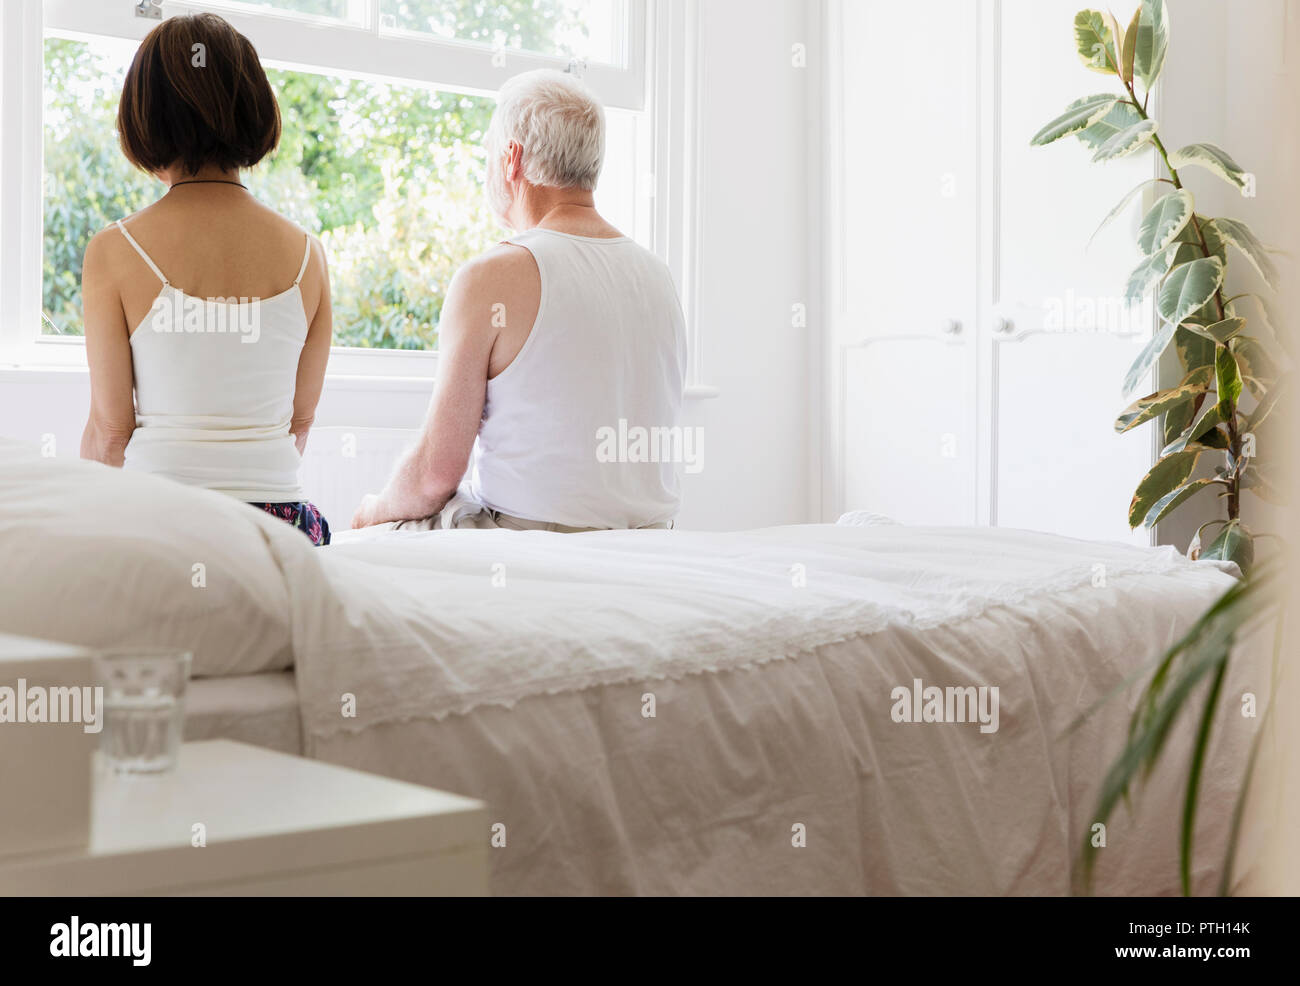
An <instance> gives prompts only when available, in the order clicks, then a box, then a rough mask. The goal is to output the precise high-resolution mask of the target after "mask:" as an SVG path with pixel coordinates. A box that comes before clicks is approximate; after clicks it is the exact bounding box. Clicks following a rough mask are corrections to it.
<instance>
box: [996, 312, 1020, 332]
mask: <svg viewBox="0 0 1300 986" xmlns="http://www.w3.org/2000/svg"><path fill="white" fill-rule="evenodd" d="M1015 327H1016V325H1015V323H1014V322H1012V321H1011V319H1009V318H1007V317H1006V316H1004V315H999V316H998V317H997V318H996V319H995V320H994V322H993V331H994V332H999V333H1001V334H1002V335H1006V334H1007V333H1009V332H1011V331H1012V330H1013V329H1015Z"/></svg>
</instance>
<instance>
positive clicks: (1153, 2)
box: [1133, 0, 1169, 89]
mask: <svg viewBox="0 0 1300 986" xmlns="http://www.w3.org/2000/svg"><path fill="white" fill-rule="evenodd" d="M1138 13H1139V15H1140V16H1139V17H1138V34H1137V42H1136V43H1135V45H1134V51H1133V74H1134V75H1136V76H1137V78H1138V81H1140V82H1141V83H1142V86H1143V88H1145V89H1150V88H1151V86H1152V85H1153V84H1154V83H1155V81H1156V79H1158V78H1159V77H1160V70H1161V69H1162V68H1164V64H1165V53H1166V52H1167V51H1168V50H1169V15H1168V14H1167V13H1166V11H1165V0H1142V6H1141V7H1140V8H1139V11H1138Z"/></svg>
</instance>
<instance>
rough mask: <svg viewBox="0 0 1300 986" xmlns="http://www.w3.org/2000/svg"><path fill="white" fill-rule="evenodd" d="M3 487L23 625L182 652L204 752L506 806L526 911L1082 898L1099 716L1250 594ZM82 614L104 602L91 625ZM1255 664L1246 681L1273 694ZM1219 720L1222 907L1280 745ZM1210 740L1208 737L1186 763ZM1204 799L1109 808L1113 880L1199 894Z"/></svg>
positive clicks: (872, 550) (738, 538) (771, 547)
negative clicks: (303, 527) (541, 904)
mask: <svg viewBox="0 0 1300 986" xmlns="http://www.w3.org/2000/svg"><path fill="white" fill-rule="evenodd" d="M6 456H7V457H8V458H7V459H6ZM0 465H3V466H4V469H3V471H0V548H2V549H3V550H4V551H5V555H6V557H8V558H12V559H14V560H15V561H16V562H17V563H18V565H20V566H23V567H22V568H21V570H22V571H23V573H24V576H23V583H22V587H23V591H22V593H21V595H23V597H24V599H23V600H21V601H15V599H14V597H13V596H10V595H9V594H6V599H5V600H0V630H5V631H9V632H18V633H26V634H29V635H35V636H47V637H54V638H56V639H65V640H70V641H71V642H74V643H83V644H89V645H92V646H93V645H104V646H107V645H111V644H119V643H122V642H124V639H130V640H134V641H136V642H141V643H144V642H149V643H164V644H166V643H177V644H180V643H183V644H185V645H186V646H189V647H191V648H192V649H194V650H195V652H196V658H195V663H196V679H195V681H194V682H193V684H192V687H191V690H190V699H189V722H188V725H187V735H190V736H192V737H199V736H217V735H226V736H231V737H233V738H240V739H245V740H247V741H250V742H259V743H262V744H264V745H268V746H275V747H276V748H279V749H289V750H293V751H296V752H302V753H304V754H305V755H308V756H312V757H318V758H321V759H324V760H329V761H332V762H336V763H341V764H346V765H350V766H355V767H358V768H361V769H364V770H369V771H372V772H375V773H381V774H386V775H389V776H394V777H399V778H403V779H407V780H412V781H416V782H419V783H424V784H428V785H430V786H434V787H440V788H444V789H447V790H451V791H455V792H457V793H460V794H466V795H471V796H475V797H479V798H482V799H484V800H485V801H487V803H488V805H489V808H490V812H491V816H492V822H493V824H492V827H491V830H490V831H488V832H485V833H484V839H485V840H490V844H491V845H492V846H493V852H492V857H491V859H492V881H493V891H494V893H498V894H890V895H894V894H1065V893H1068V892H1070V890H1071V882H1070V872H1071V866H1070V863H1071V860H1072V858H1073V855H1074V853H1075V851H1076V850H1077V848H1078V846H1080V845H1081V844H1082V842H1083V839H1084V835H1085V833H1087V832H1089V831H1091V826H1092V824H1093V822H1094V821H1095V820H1094V819H1093V818H1091V811H1092V807H1093V802H1094V800H1095V796H1096V791H1097V788H1098V784H1099V782H1100V779H1101V776H1102V774H1103V773H1104V771H1105V769H1106V767H1107V765H1108V763H1109V760H1110V758H1111V757H1112V756H1113V755H1114V753H1115V752H1116V751H1117V750H1118V748H1119V746H1120V745H1121V743H1122V740H1123V736H1124V726H1125V723H1126V721H1127V716H1128V710H1129V707H1130V703H1131V701H1132V700H1133V695H1132V694H1125V695H1123V696H1121V697H1119V698H1117V699H1116V700H1114V701H1112V702H1110V703H1108V704H1106V705H1104V706H1102V708H1101V709H1100V710H1099V711H1098V712H1097V713H1096V714H1094V715H1093V716H1092V717H1091V718H1089V719H1088V720H1087V721H1086V722H1085V724H1084V725H1083V726H1082V727H1080V728H1078V729H1076V730H1073V731H1071V730H1070V729H1069V728H1068V727H1069V725H1070V724H1071V722H1072V721H1073V720H1074V719H1075V718H1076V717H1077V716H1078V715H1079V713H1081V712H1082V711H1084V710H1085V709H1087V708H1088V707H1089V706H1091V705H1092V704H1093V703H1094V702H1096V700H1098V699H1099V698H1101V697H1102V696H1103V695H1106V694H1107V693H1109V692H1111V691H1112V690H1114V689H1116V687H1117V686H1118V685H1120V683H1121V682H1123V681H1124V680H1125V679H1126V678H1127V677H1129V676H1131V675H1133V674H1134V673H1135V672H1137V671H1138V670H1139V669H1140V668H1141V666H1142V665H1143V664H1144V662H1146V661H1149V660H1150V659H1151V658H1152V657H1153V656H1155V655H1156V654H1158V653H1159V652H1160V651H1161V650H1162V649H1163V648H1164V647H1165V646H1167V645H1168V644H1169V643H1170V642H1172V641H1173V640H1174V639H1175V638H1176V637H1177V636H1178V635H1179V634H1181V633H1182V632H1183V631H1184V630H1185V629H1186V628H1187V627H1188V626H1189V625H1190V624H1191V622H1192V621H1193V620H1194V619H1195V618H1196V616H1197V615H1198V614H1199V613H1200V612H1201V611H1202V610H1204V608H1205V607H1206V606H1207V605H1208V604H1209V603H1210V601H1211V600H1212V599H1214V598H1215V597H1216V596H1217V595H1218V594H1220V593H1221V592H1222V591H1223V590H1224V589H1225V588H1226V587H1227V586H1228V585H1230V584H1231V582H1232V579H1233V578H1234V574H1235V573H1234V571H1233V570H1232V569H1231V567H1230V566H1223V565H1219V564H1210V563H1193V562H1189V561H1187V560H1186V559H1184V558H1181V557H1180V556H1178V555H1177V554H1176V553H1174V552H1173V551H1172V550H1171V549H1138V548H1134V547H1131V546H1126V545H1121V544H1101V543H1094V542H1085V541H1077V540H1072V539H1068V538H1062V537H1056V536H1052V535H1046V534H1036V533H1031V532H1024V531H1012V530H1001V529H963V528H913V527H902V526H899V525H895V524H890V523H888V522H884V521H882V520H881V519H879V518H870V517H865V516H861V515H859V516H852V517H848V518H845V522H844V523H841V524H837V525H803V526H793V527H782V528H772V529H767V530H761V531H743V532H732V533H704V532H688V531H634V532H605V533H596V534H586V535H554V534H549V533H545V532H507V531H447V532H427V533H407V532H387V533H385V532H380V533H373V534H371V533H361V534H355V535H348V536H344V537H342V538H340V539H339V543H337V544H336V545H334V546H332V547H330V548H328V549H324V550H312V549H311V548H310V547H309V546H308V545H307V543H306V539H305V538H303V537H302V536H301V535H300V534H298V533H296V532H293V531H291V530H290V529H288V528H287V526H286V525H282V524H279V523H278V522H276V521H274V520H273V519H271V518H268V517H265V516H263V515H260V514H259V512H258V511H254V510H250V509H248V508H245V507H243V506H242V505H239V504H231V503H229V502H226V501H223V500H222V498H220V497H218V496H216V495H215V494H206V493H203V492H202V491H195V490H188V489H184V488H181V487H176V486H175V485H174V484H170V483H166V482H165V481H162V480H156V479H154V478H152V477H146V476H135V475H130V474H125V473H122V472H120V471H114V470H107V469H103V468H101V467H98V466H95V465H93V464H85V463H67V462H51V461H42V460H38V459H36V458H35V457H33V456H31V455H29V454H26V455H25V454H22V453H20V452H18V451H15V450H14V449H12V448H10V449H8V450H6V448H5V447H4V446H3V445H0ZM88 493H89V495H90V496H92V497H94V498H95V500H96V502H97V503H99V504H100V506H99V508H98V509H97V511H96V521H97V523H96V524H94V525H92V524H91V523H90V522H88V521H83V520H82V519H80V518H81V516H82V515H84V513H85V511H84V504H85V502H86V498H87V495H88ZM78 510H81V514H80V515H79V514H78V513H77V511H78ZM178 516H179V517H185V518H188V522H181V521H178V520H175V519H174V518H176V517H178ZM195 517H202V518H203V519H204V523H203V524H202V525H201V527H198V528H196V525H195V524H194V523H193V519H194V518H195ZM105 552H115V553H117V555H118V556H119V560H118V562H117V563H116V568H115V576H116V577H115V578H113V579H109V580H105V579H104V578H103V577H102V576H103V573H102V572H101V571H100V570H99V567H98V565H97V564H96V558H97V557H98V554H97V553H105ZM121 556H125V561H123V560H122V558H121ZM204 559H206V561H205V560H204ZM199 564H201V565H203V566H204V567H203V574H204V583H205V584H204V586H203V588H202V589H201V590H199V589H197V588H194V587H193V586H192V582H193V580H194V578H195V577H196V576H195V574H194V573H195V571H196V570H195V567H194V566H195V565H199ZM97 573H98V577H97ZM182 587H183V588H184V590H185V591H182ZM51 592H62V593H64V594H65V598H66V595H67V594H68V593H72V594H73V596H74V598H86V597H87V596H89V595H92V594H94V593H98V594H99V596H98V597H97V598H96V606H95V607H93V608H92V610H93V611H92V612H90V613H86V612H79V613H78V614H77V615H76V617H75V618H72V619H69V618H68V612H67V611H66V610H64V611H62V613H61V614H60V612H58V611H55V612H53V613H51V612H49V610H50V607H49V606H48V605H44V604H42V602H41V601H42V600H44V599H47V598H48V596H49V594H50V593H51ZM205 593H206V595H205ZM60 616H61V618H60ZM1234 673H1235V675H1236V680H1233V681H1231V682H1229V683H1228V685H1227V686H1225V690H1226V692H1227V694H1229V695H1234V694H1239V693H1240V692H1243V691H1247V690H1255V691H1257V692H1260V693H1263V692H1264V691H1265V689H1264V687H1263V683H1262V682H1254V681H1252V680H1251V679H1250V675H1251V671H1250V669H1249V668H1247V667H1246V666H1244V665H1239V666H1238V667H1237V668H1236V670H1235V672H1234ZM927 688H937V689H939V690H940V693H939V694H940V696H941V700H940V701H939V703H938V704H937V705H936V704H934V703H933V702H931V701H929V699H930V698H931V697H932V696H933V693H927V692H926V689H927ZM994 689H996V693H995V692H994ZM995 695H996V699H995ZM927 718H928V719H930V720H933V721H925V720H926V719H927ZM917 719H919V720H922V721H908V720H917ZM1223 721H1224V726H1223V728H1221V729H1220V730H1218V731H1217V732H1216V734H1215V736H1214V739H1213V741H1212V745H1211V750H1210V763H1209V769H1208V770H1207V772H1206V775H1205V781H1204V785H1205V788H1204V790H1203V794H1202V798H1203V804H1204V809H1203V811H1202V813H1201V815H1200V819H1199V823H1198V830H1197V839H1198V841H1197V845H1198V854H1197V859H1196V865H1195V868H1194V881H1195V886H1196V888H1197V889H1198V890H1199V891H1201V892H1210V891H1212V890H1213V888H1214V885H1215V883H1216V882H1217V878H1218V871H1219V865H1220V861H1221V858H1222V850H1223V842H1224V838H1225V835H1226V832H1227V829H1228V825H1229V821H1230V812H1231V806H1232V800H1231V792H1232V791H1233V789H1234V788H1235V782H1236V778H1237V777H1239V776H1240V770H1241V764H1242V762H1243V760H1244V756H1245V750H1246V747H1247V746H1248V743H1249V739H1250V730H1251V728H1252V724H1251V721H1250V720H1245V719H1242V720H1241V721H1240V722H1237V721H1236V717H1226V716H1225V717H1224V719H1223ZM1189 741H1190V726H1187V727H1186V728H1184V730H1183V731H1182V732H1181V733H1180V734H1179V735H1177V736H1175V737H1174V739H1173V740H1171V746H1172V749H1173V751H1174V752H1175V753H1176V752H1177V751H1178V750H1179V749H1184V750H1185V749H1186V747H1187V744H1188V743H1189ZM1181 797H1182V787H1181V765H1179V764H1175V763H1165V764H1164V765H1162V766H1161V768H1159V769H1158V770H1157V771H1156V772H1155V773H1154V774H1153V775H1152V776H1151V778H1150V779H1149V781H1148V783H1147V785H1146V786H1145V788H1144V789H1143V790H1142V792H1141V794H1140V796H1139V797H1138V798H1137V799H1136V800H1135V801H1134V803H1133V811H1132V812H1131V813H1129V812H1126V811H1120V812H1119V813H1117V814H1116V816H1115V817H1114V818H1112V819H1111V822H1110V825H1109V827H1108V830H1107V833H1106V838H1107V842H1106V846H1107V848H1106V850H1105V851H1104V852H1103V853H1102V854H1101V860H1100V863H1099V866H1098V871H1097V882H1096V890H1097V891H1098V892H1100V893H1106V894H1135V895H1159V894H1168V893H1175V892H1176V891H1177V867H1176V846H1177V807H1178V806H1179V805H1180V804H1181Z"/></svg>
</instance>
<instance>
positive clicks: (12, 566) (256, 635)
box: [0, 439, 316, 676]
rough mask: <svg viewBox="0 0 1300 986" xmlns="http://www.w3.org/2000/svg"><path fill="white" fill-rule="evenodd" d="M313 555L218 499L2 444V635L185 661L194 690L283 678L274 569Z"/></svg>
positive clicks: (286, 658)
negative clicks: (174, 653) (151, 650)
mask: <svg viewBox="0 0 1300 986" xmlns="http://www.w3.org/2000/svg"><path fill="white" fill-rule="evenodd" d="M315 550H316V549H315V548H313V547H312V546H311V543H310V542H309V541H308V540H307V538H306V537H304V536H303V534H302V533H301V532H299V531H297V530H294V529H293V528H292V527H290V526H289V525H288V524H286V523H284V521H282V520H277V519H276V518H274V517H271V516H270V515H269V514H266V513H263V512H262V511H260V510H257V509H255V508H253V507H250V506H248V505H247V504H244V503H240V502H238V501H237V500H232V499H231V498H229V497H227V496H224V495H222V494H220V493H213V492H211V491H208V490H200V489H194V488H191V487H187V486H183V485H181V484H179V483H174V482H172V481H170V480H167V479H162V478H159V477H157V476H150V475H147V474H144V473H135V472H130V471H127V470H123V469H113V468H110V467H108V466H104V465H101V464H99V463H97V462H85V461H82V460H80V459H66V458H62V459H55V458H43V457H42V456H41V455H40V454H39V453H38V452H37V451H36V449H34V448H33V447H31V446H29V445H24V444H21V443H17V442H13V441H9V440H6V439H0V631H3V632H7V633H16V634H20V635H24V636H29V637H41V638H45V639H48V640H58V641H64V642H66V643H70V644H80V645H83V646H86V647H92V648H94V647H118V646H133V645H160V646H166V647H176V648H181V649H185V650H188V651H191V652H192V653H193V655H194V663H193V674H194V675H195V676H203V675H229V674H249V673H253V672H258V671H271V670H281V669H283V668H287V667H291V666H292V664H293V656H292V652H291V650H290V636H289V627H290V622H291V621H290V614H289V594H288V589H287V586H286V585H285V581H284V577H283V575H282V571H281V568H280V564H279V562H278V561H277V558H282V557H285V555H284V553H285V552H295V551H304V552H312V551H315ZM289 557H292V556H289Z"/></svg>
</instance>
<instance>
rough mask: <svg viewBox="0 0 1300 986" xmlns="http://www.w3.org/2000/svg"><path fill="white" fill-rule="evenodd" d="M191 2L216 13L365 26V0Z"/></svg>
mask: <svg viewBox="0 0 1300 986" xmlns="http://www.w3.org/2000/svg"><path fill="white" fill-rule="evenodd" d="M190 3H191V4H192V5H194V6H203V7H210V8H211V9H212V11H213V13H218V14H219V13H221V12H222V11H223V10H232V11H237V12H242V11H252V12H256V13H274V14H284V15H290V16H300V17H308V18H313V19H326V20H332V21H340V22H342V23H345V24H351V25H353V26H356V27H364V26H366V0H206V2H205V0H190Z"/></svg>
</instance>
